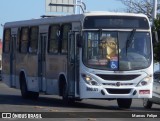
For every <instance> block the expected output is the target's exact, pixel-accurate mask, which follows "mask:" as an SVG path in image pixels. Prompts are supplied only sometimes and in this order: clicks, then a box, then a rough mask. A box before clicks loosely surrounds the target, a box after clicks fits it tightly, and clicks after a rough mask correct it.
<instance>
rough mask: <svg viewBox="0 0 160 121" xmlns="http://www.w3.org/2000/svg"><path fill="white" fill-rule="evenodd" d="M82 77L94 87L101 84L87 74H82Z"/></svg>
mask: <svg viewBox="0 0 160 121" xmlns="http://www.w3.org/2000/svg"><path fill="white" fill-rule="evenodd" d="M81 76H82V78H83V79H84V81H85V82H86V83H87V84H89V85H94V86H98V85H99V83H98V82H97V81H95V80H94V79H93V78H92V77H91V76H89V75H87V74H81Z"/></svg>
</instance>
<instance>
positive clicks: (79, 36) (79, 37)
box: [76, 34, 83, 48]
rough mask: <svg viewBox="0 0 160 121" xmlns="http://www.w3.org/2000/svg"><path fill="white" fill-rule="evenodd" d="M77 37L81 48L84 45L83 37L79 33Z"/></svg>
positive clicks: (78, 45)
mask: <svg viewBox="0 0 160 121" xmlns="http://www.w3.org/2000/svg"><path fill="white" fill-rule="evenodd" d="M76 39H77V47H79V48H81V47H82V45H83V44H82V43H83V37H82V36H81V35H79V34H77V36H76Z"/></svg>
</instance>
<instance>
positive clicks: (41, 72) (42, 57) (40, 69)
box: [38, 34, 47, 91]
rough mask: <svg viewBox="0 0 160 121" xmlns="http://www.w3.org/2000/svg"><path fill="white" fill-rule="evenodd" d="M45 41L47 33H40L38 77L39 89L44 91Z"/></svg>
mask: <svg viewBox="0 0 160 121" xmlns="http://www.w3.org/2000/svg"><path fill="white" fill-rule="evenodd" d="M46 42H47V34H40V42H39V54H38V77H39V84H40V86H39V88H40V91H46V79H45V77H46Z"/></svg>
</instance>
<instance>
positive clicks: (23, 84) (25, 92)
mask: <svg viewBox="0 0 160 121" xmlns="http://www.w3.org/2000/svg"><path fill="white" fill-rule="evenodd" d="M21 95H22V98H24V99H27V98H29V91H28V89H27V84H26V81H25V80H21Z"/></svg>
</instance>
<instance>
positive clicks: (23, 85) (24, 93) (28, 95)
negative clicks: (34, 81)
mask: <svg viewBox="0 0 160 121" xmlns="http://www.w3.org/2000/svg"><path fill="white" fill-rule="evenodd" d="M20 79H21V80H20V81H21V83H20V84H21V86H20V90H21V95H22V98H24V99H37V98H38V97H39V93H38V92H31V91H28V88H27V84H26V79H25V77H24V76H21V78H20Z"/></svg>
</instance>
